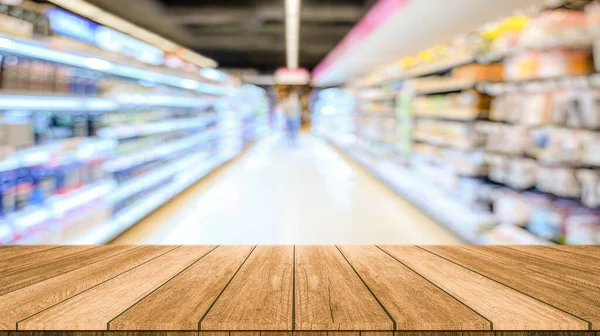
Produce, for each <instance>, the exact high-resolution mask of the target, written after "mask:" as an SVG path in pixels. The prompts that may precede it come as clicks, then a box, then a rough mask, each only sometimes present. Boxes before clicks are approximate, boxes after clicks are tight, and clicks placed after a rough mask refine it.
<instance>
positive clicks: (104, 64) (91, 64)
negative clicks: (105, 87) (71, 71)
mask: <svg viewBox="0 0 600 336" xmlns="http://www.w3.org/2000/svg"><path fill="white" fill-rule="evenodd" d="M83 64H84V65H85V66H86V67H88V68H90V69H94V70H101V71H105V70H108V69H110V67H111V66H112V65H111V64H110V62H108V61H105V60H101V59H99V58H86V59H85V60H83Z"/></svg>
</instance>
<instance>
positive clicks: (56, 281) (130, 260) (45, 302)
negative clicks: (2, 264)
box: [0, 246, 174, 330]
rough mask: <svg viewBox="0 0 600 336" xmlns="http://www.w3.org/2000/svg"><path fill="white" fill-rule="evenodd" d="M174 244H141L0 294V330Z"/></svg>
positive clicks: (165, 250)
mask: <svg viewBox="0 0 600 336" xmlns="http://www.w3.org/2000/svg"><path fill="white" fill-rule="evenodd" d="M173 248H174V247H170V246H143V247H138V248H134V249H132V250H128V251H126V252H124V253H122V254H119V255H116V256H113V257H111V258H109V259H104V260H102V261H99V262H97V263H93V264H90V265H88V266H85V267H82V268H79V269H77V270H74V271H71V272H68V273H64V274H62V275H59V276H56V277H54V278H51V279H48V280H45V281H42V282H38V283H36V284H34V285H31V286H29V287H25V288H22V289H19V290H17V291H14V292H11V293H8V294H5V295H2V296H0V330H16V327H17V322H18V321H21V320H23V319H25V318H27V317H29V316H31V315H34V314H36V313H38V312H40V311H42V310H44V309H46V308H48V307H51V306H53V305H55V304H57V303H59V302H61V301H63V300H66V299H68V298H70V297H73V296H75V295H77V294H79V293H81V292H83V291H85V290H87V289H89V288H92V287H94V286H96V285H98V284H100V283H102V282H104V281H106V280H109V279H111V278H113V277H115V276H117V275H119V274H121V273H123V272H126V271H129V270H130V269H132V268H134V267H136V266H138V265H139V264H141V263H144V262H147V261H148V260H151V259H153V258H156V257H158V256H159V255H162V254H164V253H166V252H168V251H170V250H172V249H173Z"/></svg>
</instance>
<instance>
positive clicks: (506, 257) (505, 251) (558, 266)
mask: <svg viewBox="0 0 600 336" xmlns="http://www.w3.org/2000/svg"><path fill="white" fill-rule="evenodd" d="M466 248H469V249H472V250H474V251H477V252H479V253H482V254H485V255H488V256H492V257H495V258H497V259H499V260H502V262H504V263H507V264H513V265H520V266H521V267H523V268H526V269H528V270H531V271H534V272H538V273H541V274H545V275H546V276H549V277H553V278H555V279H562V280H564V281H566V282H568V283H571V284H572V285H574V286H580V287H587V288H589V289H591V290H598V291H600V281H598V279H599V278H600V271H598V270H595V269H593V268H588V269H582V268H580V267H578V266H573V265H570V264H565V263H562V262H558V261H555V260H552V259H548V258H540V257H538V256H535V255H532V254H528V253H524V252H522V251H519V250H515V249H512V248H510V247H506V246H468V247H466Z"/></svg>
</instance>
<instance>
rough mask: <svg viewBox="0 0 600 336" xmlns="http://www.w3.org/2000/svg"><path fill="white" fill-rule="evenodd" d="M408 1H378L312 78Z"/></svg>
mask: <svg viewBox="0 0 600 336" xmlns="http://www.w3.org/2000/svg"><path fill="white" fill-rule="evenodd" d="M409 1H410V0H379V1H378V2H377V3H376V4H375V5H374V6H373V8H371V10H370V11H369V12H368V13H367V14H366V15H365V17H363V18H362V20H360V22H358V24H356V26H354V28H352V30H351V31H350V32H349V33H348V34H347V35H346V36H345V37H344V38H343V39H342V40H341V41H340V43H338V44H337V45H336V46H335V48H333V50H332V51H331V52H330V53H329V54H328V55H327V56H326V57H325V59H324V60H323V61H321V63H320V64H319V65H318V66H317V67H316V68H315V69H314V70H313V78H314V77H317V76H318V75H319V74H320V73H322V72H324V71H325V69H327V68H328V67H329V66H330V65H331V64H333V63H334V62H335V61H337V60H338V59H340V58H341V57H342V56H343V54H345V53H346V52H347V51H349V50H350V49H351V48H353V47H354V46H356V45H357V44H360V43H361V42H362V41H364V40H365V39H366V38H367V36H369V35H370V34H371V33H372V32H373V31H374V30H375V29H377V28H378V27H379V26H381V25H382V24H383V23H384V22H386V21H387V20H388V19H389V18H390V17H392V15H394V14H395V13H396V12H397V11H398V10H399V9H400V8H401V7H402V6H403V5H405V4H406V3H408V2H409Z"/></svg>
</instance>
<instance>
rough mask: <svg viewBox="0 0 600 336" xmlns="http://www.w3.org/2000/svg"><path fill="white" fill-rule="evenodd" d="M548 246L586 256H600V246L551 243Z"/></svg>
mask: <svg viewBox="0 0 600 336" xmlns="http://www.w3.org/2000/svg"><path fill="white" fill-rule="evenodd" d="M548 248H552V249H555V250H560V251H566V252H571V253H577V254H581V255H584V256H589V257H594V258H600V246H598V245H594V246H590V245H580V246H569V245H560V246H558V245H556V246H555V245H549V246H548Z"/></svg>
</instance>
